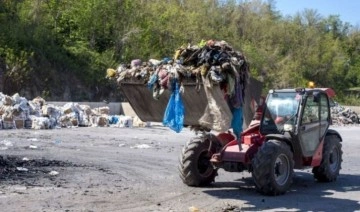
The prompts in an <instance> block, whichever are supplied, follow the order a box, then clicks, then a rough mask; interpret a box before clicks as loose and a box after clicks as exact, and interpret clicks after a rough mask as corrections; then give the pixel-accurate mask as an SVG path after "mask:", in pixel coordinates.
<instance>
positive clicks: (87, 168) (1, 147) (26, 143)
mask: <svg viewBox="0 0 360 212" xmlns="http://www.w3.org/2000/svg"><path fill="white" fill-rule="evenodd" d="M335 129H336V130H338V131H339V132H340V133H341V135H342V137H343V140H344V141H343V151H344V155H343V164H342V170H341V176H340V177H339V178H338V180H337V181H336V182H333V183H317V182H316V181H314V179H313V176H312V173H311V170H310V169H309V170H305V171H296V172H295V176H294V183H293V185H292V187H291V190H290V191H289V192H288V193H286V194H285V195H282V196H277V197H269V196H262V195H260V194H259V193H257V192H256V191H255V188H254V186H253V184H252V179H251V176H250V174H249V173H245V172H244V173H229V172H225V171H223V170H220V171H219V176H218V177H217V178H216V179H215V180H216V182H215V183H214V184H213V185H212V186H209V187H205V188H194V187H188V186H186V185H184V184H183V183H182V182H181V180H180V178H179V177H178V171H177V165H178V156H179V153H180V151H181V148H182V146H183V145H184V144H185V142H186V141H188V140H189V139H190V138H191V137H193V136H194V133H193V132H190V131H189V130H188V129H184V130H183V131H182V132H181V133H179V134H177V133H175V132H173V131H171V130H169V129H167V128H163V127H151V128H71V129H57V130H38V131H35V130H1V131H0V133H1V137H0V155H1V157H3V160H0V161H2V162H1V163H0V182H1V184H0V211H7V212H11V211H14V212H15V211H16V212H18V211H27V212H28V211H175V212H177V211H189V210H190V211H196V209H198V210H199V211H210V212H212V211H214V212H217V211H260V210H265V211H356V210H358V211H360V166H359V165H358V164H359V163H358V162H359V161H360V154H359V152H360V140H359V135H360V127H336V128H335Z"/></svg>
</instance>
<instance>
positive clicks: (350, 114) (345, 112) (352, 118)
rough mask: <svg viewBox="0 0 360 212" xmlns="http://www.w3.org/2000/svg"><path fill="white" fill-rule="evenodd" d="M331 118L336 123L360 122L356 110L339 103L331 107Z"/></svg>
mask: <svg viewBox="0 0 360 212" xmlns="http://www.w3.org/2000/svg"><path fill="white" fill-rule="evenodd" d="M331 118H332V123H333V124H334V125H349V124H359V123H360V118H359V115H358V114H357V113H356V112H355V111H353V110H351V109H350V108H346V107H344V106H341V105H339V104H336V105H335V106H333V107H331Z"/></svg>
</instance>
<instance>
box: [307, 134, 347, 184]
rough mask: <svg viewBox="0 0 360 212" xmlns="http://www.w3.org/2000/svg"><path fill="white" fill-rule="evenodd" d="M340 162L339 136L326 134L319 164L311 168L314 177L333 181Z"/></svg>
mask: <svg viewBox="0 0 360 212" xmlns="http://www.w3.org/2000/svg"><path fill="white" fill-rule="evenodd" d="M341 162H342V150H341V143H340V139H339V137H337V136H335V135H330V136H326V137H325V143H324V148H323V158H322V160H321V164H320V166H316V167H314V168H313V170H312V171H313V173H314V177H315V179H317V180H318V181H320V182H332V181H335V180H336V178H337V176H338V175H339V172H340V169H341Z"/></svg>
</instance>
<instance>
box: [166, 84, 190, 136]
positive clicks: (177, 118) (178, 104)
mask: <svg viewBox="0 0 360 212" xmlns="http://www.w3.org/2000/svg"><path fill="white" fill-rule="evenodd" d="M171 84H172V85H173V86H171V88H173V90H172V93H171V96H170V99H169V102H168V105H167V107H166V110H165V114H164V118H163V124H164V126H167V127H169V128H170V129H172V130H174V131H175V132H177V133H179V132H180V131H181V130H182V128H183V126H184V112H185V111H184V105H183V102H182V99H181V94H180V89H179V88H180V86H179V83H178V82H177V81H176V80H174V81H173V82H171Z"/></svg>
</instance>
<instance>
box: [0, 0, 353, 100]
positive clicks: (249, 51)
mask: <svg viewBox="0 0 360 212" xmlns="http://www.w3.org/2000/svg"><path fill="white" fill-rule="evenodd" d="M202 39H204V40H209V39H215V40H225V41H227V42H228V43H229V44H231V45H232V46H233V47H234V48H235V49H238V50H240V51H242V52H243V53H244V54H245V55H246V57H247V59H248V61H249V63H250V67H251V74H252V76H253V77H255V78H257V79H262V80H264V83H265V88H264V91H265V90H267V89H269V88H284V87H300V86H306V84H307V82H308V81H314V82H315V84H316V86H317V87H332V88H334V89H335V91H336V92H337V99H336V100H337V101H339V102H343V103H347V102H349V103H351V104H352V105H360V100H359V96H358V95H357V96H354V95H351V96H350V97H347V95H345V94H346V90H348V89H349V88H354V87H360V28H359V27H358V26H351V25H350V24H349V23H346V22H343V21H342V20H341V18H340V17H339V16H336V15H331V16H328V17H324V16H321V14H319V13H318V12H317V11H316V10H311V9H307V10H304V11H302V12H299V13H298V14H296V15H294V16H284V15H283V14H282V13H281V12H280V11H278V10H277V8H276V1H266V2H264V1H260V0H253V1H236V0H196V1H195V0H194V1H189V0H167V1H163V0H148V1H144V0H120V1H119V0H108V1H103V0H92V1H89V0H2V1H0V76H2V79H1V83H0V91H2V92H4V93H6V94H9V95H12V94H13V93H15V92H19V93H20V94H21V95H24V96H26V97H28V98H33V97H34V96H35V95H41V96H42V97H43V98H47V99H49V100H63V101H64V100H73V101H98V100H101V99H112V100H118V99H119V98H120V95H119V94H118V93H117V91H116V87H114V86H113V85H112V84H110V83H109V82H108V81H107V80H106V79H105V78H104V76H105V70H106V69H107V68H109V67H113V68H116V67H117V66H118V65H119V64H120V63H130V61H131V60H132V59H137V58H139V59H142V60H148V59H150V58H155V59H161V58H163V57H171V56H172V55H173V54H174V51H175V50H176V49H177V48H178V47H180V46H182V45H187V44H188V43H192V44H196V43H199V42H200V41H201V40H202Z"/></svg>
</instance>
